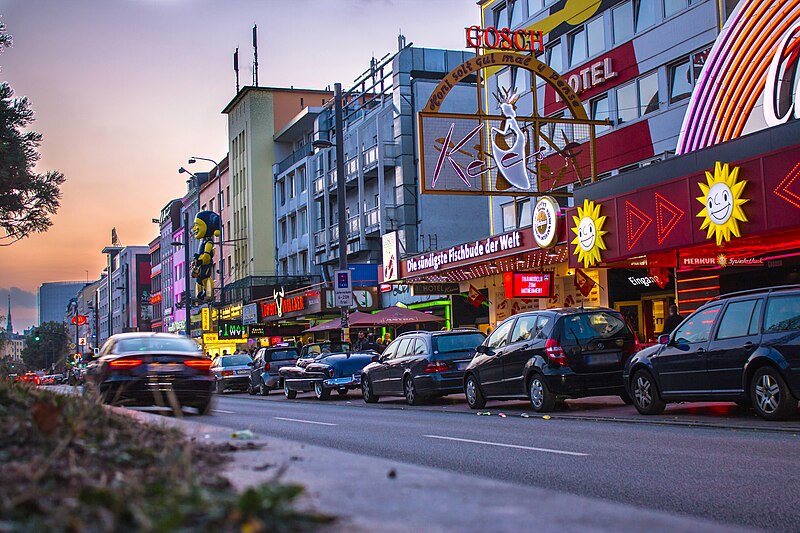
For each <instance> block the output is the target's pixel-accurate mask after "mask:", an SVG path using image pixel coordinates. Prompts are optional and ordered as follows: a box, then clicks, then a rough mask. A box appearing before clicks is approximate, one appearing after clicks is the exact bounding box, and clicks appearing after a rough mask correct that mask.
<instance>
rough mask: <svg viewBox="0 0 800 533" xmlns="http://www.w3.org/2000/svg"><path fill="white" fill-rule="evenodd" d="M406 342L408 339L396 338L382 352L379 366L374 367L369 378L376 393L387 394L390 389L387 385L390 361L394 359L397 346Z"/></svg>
mask: <svg viewBox="0 0 800 533" xmlns="http://www.w3.org/2000/svg"><path fill="white" fill-rule="evenodd" d="M404 342H406V339H396V340H395V341H394V342H392V343H391V344H390V345H389V346H387V347H386V349H385V350H384V351H383V354H381V357H380V359H379V360H378V366H377V367H373V368H372V369H370V371H369V379H370V382H371V383H372V392H373V393H375V395H381V394H386V392H387V391H388V390H389V389H388V386H387V379H388V376H389V363H390V362H391V360H392V359H394V356H395V354H396V353H397V348H398V347H399V346H400V344H402V343H404Z"/></svg>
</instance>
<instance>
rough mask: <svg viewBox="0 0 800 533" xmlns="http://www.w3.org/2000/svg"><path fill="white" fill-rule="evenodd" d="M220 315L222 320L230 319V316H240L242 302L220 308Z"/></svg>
mask: <svg viewBox="0 0 800 533" xmlns="http://www.w3.org/2000/svg"><path fill="white" fill-rule="evenodd" d="M220 315H221V317H222V319H223V320H230V319H232V318H239V317H240V316H242V304H236V305H229V306H227V307H224V308H222V310H221V311H220Z"/></svg>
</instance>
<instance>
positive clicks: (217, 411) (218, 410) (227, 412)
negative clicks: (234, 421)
mask: <svg viewBox="0 0 800 533" xmlns="http://www.w3.org/2000/svg"><path fill="white" fill-rule="evenodd" d="M214 412H215V413H226V414H229V415H235V414H236V413H234V412H233V411H225V410H223V409H214Z"/></svg>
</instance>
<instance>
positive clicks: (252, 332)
mask: <svg viewBox="0 0 800 533" xmlns="http://www.w3.org/2000/svg"><path fill="white" fill-rule="evenodd" d="M266 336H267V326H266V325H264V324H248V325H247V337H248V338H251V339H252V338H253V337H266Z"/></svg>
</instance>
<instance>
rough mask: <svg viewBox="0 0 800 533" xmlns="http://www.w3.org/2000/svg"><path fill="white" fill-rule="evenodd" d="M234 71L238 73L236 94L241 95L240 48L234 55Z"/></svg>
mask: <svg viewBox="0 0 800 533" xmlns="http://www.w3.org/2000/svg"><path fill="white" fill-rule="evenodd" d="M233 71H234V72H235V73H236V94H239V47H238V46H237V47H236V51H235V52H234V53H233Z"/></svg>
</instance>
